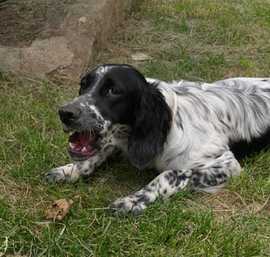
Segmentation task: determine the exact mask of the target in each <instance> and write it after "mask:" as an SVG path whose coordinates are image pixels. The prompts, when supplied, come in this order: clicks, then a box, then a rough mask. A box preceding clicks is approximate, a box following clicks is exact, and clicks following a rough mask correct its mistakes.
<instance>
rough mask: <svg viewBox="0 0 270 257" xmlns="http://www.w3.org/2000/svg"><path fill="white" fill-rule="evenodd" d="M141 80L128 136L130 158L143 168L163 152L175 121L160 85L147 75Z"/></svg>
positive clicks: (133, 162)
mask: <svg viewBox="0 0 270 257" xmlns="http://www.w3.org/2000/svg"><path fill="white" fill-rule="evenodd" d="M141 83H142V86H141V87H140V91H138V92H137V99H136V106H135V111H134V116H133V121H132V125H131V132H130V135H129V137H128V155H129V159H130V161H131V163H132V164H133V165H134V166H136V167H138V168H140V169H142V168H144V167H145V166H146V165H147V164H148V163H149V162H150V161H151V160H152V159H153V158H154V157H155V156H156V155H158V154H159V153H160V152H161V151H162V149H163V145H164V143H165V142H166V138H167V135H168V133H169V130H170V127H171V122H172V113H171V109H170V108H169V106H168V105H167V103H166V102H165V99H164V97H163V95H162V93H161V92H160V91H159V90H158V89H157V84H149V83H147V82H146V80H145V79H144V78H143V80H142V81H141Z"/></svg>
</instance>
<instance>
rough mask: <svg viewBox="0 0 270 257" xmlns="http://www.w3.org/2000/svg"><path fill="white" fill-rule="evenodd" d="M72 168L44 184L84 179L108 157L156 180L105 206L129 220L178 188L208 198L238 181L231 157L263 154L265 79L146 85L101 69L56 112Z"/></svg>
mask: <svg viewBox="0 0 270 257" xmlns="http://www.w3.org/2000/svg"><path fill="white" fill-rule="evenodd" d="M59 114H60V119H61V122H62V125H63V130H64V131H65V132H70V131H72V132H73V134H72V135H71V136H70V137H69V142H70V143H69V148H68V152H69V155H70V157H71V159H72V164H68V165H65V166H62V167H58V168H55V169H52V170H51V171H49V172H47V173H46V174H45V177H46V180H47V181H48V182H49V183H54V182H59V183H65V182H67V181H70V182H72V183H74V182H76V181H77V180H78V179H79V178H80V177H82V178H88V177H89V175H90V174H91V173H92V172H93V171H94V169H95V168H97V167H98V166H100V165H101V164H102V163H103V162H104V161H105V160H106V158H107V157H108V156H110V155H112V154H114V153H116V152H117V151H119V150H120V151H122V152H124V153H126V154H127V156H128V158H129V160H130V162H131V163H132V164H133V165H134V166H136V167H138V168H139V169H144V168H146V167H154V168H155V169H157V170H158V171H159V172H160V174H159V175H158V176H157V177H156V178H155V179H154V180H153V181H151V182H150V183H149V184H148V185H147V186H145V187H144V188H142V189H141V190H139V191H137V192H135V193H132V194H131V195H129V196H127V197H123V198H119V199H117V200H115V201H114V202H112V203H111V204H110V209H111V211H112V213H113V214H114V215H115V216H121V215H123V214H126V213H129V214H130V215H132V216H133V215H135V214H137V213H138V212H140V211H141V210H143V209H145V208H146V207H147V206H148V205H150V204H152V203H154V202H155V201H156V200H157V199H158V198H159V197H160V198H161V199H166V198H168V197H170V196H172V195H174V194H175V193H177V192H178V191H179V190H181V189H184V188H187V187H188V188H194V189H197V190H203V191H207V192H214V191H215V190H217V189H218V188H221V187H223V186H224V185H225V184H226V181H227V180H228V178H231V177H233V176H235V175H237V174H238V173H239V172H240V170H241V167H240V164H239V162H238V161H237V159H236V158H237V157H240V156H245V155H247V154H249V153H251V152H253V151H259V150H261V149H264V148H266V147H267V146H268V143H269V139H270V79H269V78H233V79H227V80H222V81H217V82H214V83H203V82H188V81H184V80H181V81H175V82H172V83H166V82H164V81H160V80H157V79H147V78H145V77H144V76H143V75H142V74H141V73H140V72H139V71H137V70H136V69H135V68H133V67H132V66H129V65H113V64H109V65H103V66H100V67H98V68H96V69H94V70H93V71H91V72H90V73H88V74H87V75H86V76H84V77H83V78H82V80H81V82H80V90H79V96H78V97H76V98H75V99H73V100H71V101H70V102H68V103H66V104H65V105H63V106H62V107H61V109H60V110H59Z"/></svg>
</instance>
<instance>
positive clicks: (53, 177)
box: [45, 164, 79, 184]
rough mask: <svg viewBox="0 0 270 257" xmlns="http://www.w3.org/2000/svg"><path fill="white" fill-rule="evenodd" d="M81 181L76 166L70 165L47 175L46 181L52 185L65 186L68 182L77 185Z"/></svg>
mask: <svg viewBox="0 0 270 257" xmlns="http://www.w3.org/2000/svg"><path fill="white" fill-rule="evenodd" d="M78 179H79V175H78V172H77V168H76V165H74V164H68V165H65V166H61V167H58V168H55V169H52V170H50V171H49V172H47V173H45V180H46V181H47V182H48V183H50V184H52V183H59V184H64V183H67V182H71V183H75V182H76V181H77V180H78Z"/></svg>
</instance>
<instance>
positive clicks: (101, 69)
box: [97, 66, 115, 75]
mask: <svg viewBox="0 0 270 257" xmlns="http://www.w3.org/2000/svg"><path fill="white" fill-rule="evenodd" d="M113 67H115V66H100V67H98V69H97V73H98V74H100V75H103V74H105V73H107V72H108V71H109V70H111V69H112V68H113Z"/></svg>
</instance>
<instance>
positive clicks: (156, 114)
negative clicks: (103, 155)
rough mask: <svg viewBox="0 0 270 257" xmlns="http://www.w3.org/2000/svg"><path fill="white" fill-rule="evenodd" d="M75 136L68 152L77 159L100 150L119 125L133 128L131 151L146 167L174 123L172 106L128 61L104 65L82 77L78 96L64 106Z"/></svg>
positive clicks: (64, 117)
mask: <svg viewBox="0 0 270 257" xmlns="http://www.w3.org/2000/svg"><path fill="white" fill-rule="evenodd" d="M59 114H60V119H61V121H62V124H63V129H64V130H65V131H67V132H68V131H74V133H73V135H71V136H70V144H69V153H70V156H71V158H72V159H74V160H84V159H87V158H89V157H91V156H93V155H95V154H97V152H98V151H99V148H100V146H99V140H100V139H101V138H102V137H105V136H106V132H107V130H109V129H110V127H111V126H112V125H114V124H122V125H126V126H128V127H129V128H130V133H129V135H128V136H127V137H128V155H129V159H130V161H131V163H132V164H133V165H135V166H137V167H139V168H143V167H144V166H145V165H146V164H147V163H149V161H151V160H152V159H153V158H154V157H155V156H156V155H157V154H158V153H159V152H161V151H162V148H163V145H164V143H165V141H166V137H167V134H168V131H169V129H170V125H171V119H172V117H171V116H172V114H171V110H170V108H169V107H168V105H167V104H166V102H165V99H164V97H163V95H162V93H161V92H160V91H159V90H158V89H157V85H154V84H149V83H148V82H147V81H146V79H145V78H144V76H143V75H142V74H141V73H140V72H138V71H137V70H136V69H135V68H133V67H131V66H129V65H113V64H110V65H103V66H100V67H98V68H96V69H94V70H93V71H91V72H90V73H88V74H87V75H85V76H84V77H83V78H82V80H81V82H80V90H79V96H78V97H76V98H75V99H74V100H72V101H70V102H68V103H66V104H65V105H64V106H62V107H61V109H60V110H59Z"/></svg>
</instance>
